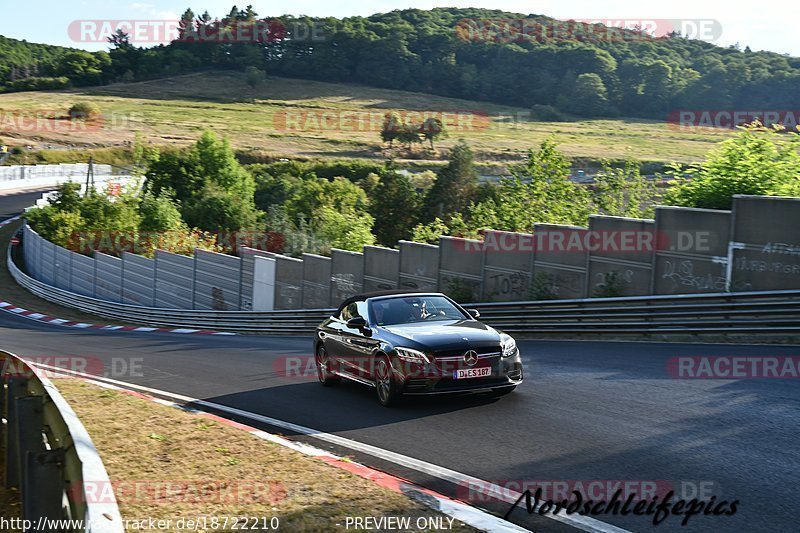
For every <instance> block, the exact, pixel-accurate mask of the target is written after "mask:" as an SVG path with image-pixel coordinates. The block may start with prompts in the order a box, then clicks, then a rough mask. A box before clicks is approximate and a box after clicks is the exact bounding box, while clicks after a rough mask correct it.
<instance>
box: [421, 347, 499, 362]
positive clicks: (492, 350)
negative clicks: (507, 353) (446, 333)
mask: <svg viewBox="0 0 800 533" xmlns="http://www.w3.org/2000/svg"><path fill="white" fill-rule="evenodd" d="M473 349H474V350H475V352H476V353H477V354H478V355H479V356H487V355H500V353H501V352H502V348H500V345H497V346H483V347H480V348H473ZM469 350H470V348H459V349H457V350H441V351H438V352H433V357H434V358H435V359H445V358H450V357H458V358H461V357H464V354H465V353H467V352H468V351H469Z"/></svg>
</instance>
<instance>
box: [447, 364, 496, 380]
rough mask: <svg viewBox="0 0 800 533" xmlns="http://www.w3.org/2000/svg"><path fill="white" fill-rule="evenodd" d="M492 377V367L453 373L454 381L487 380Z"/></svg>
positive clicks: (466, 369) (465, 369)
mask: <svg viewBox="0 0 800 533" xmlns="http://www.w3.org/2000/svg"><path fill="white" fill-rule="evenodd" d="M491 375H492V367H490V366H485V367H482V368H464V369H461V370H455V371H453V378H454V379H468V378H485V377H487V376H491Z"/></svg>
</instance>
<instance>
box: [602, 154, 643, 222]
mask: <svg viewBox="0 0 800 533" xmlns="http://www.w3.org/2000/svg"><path fill="white" fill-rule="evenodd" d="M656 195H657V190H656V186H655V183H654V182H652V181H650V180H648V179H647V178H646V177H644V176H642V174H641V172H640V169H639V163H638V162H637V161H635V160H633V159H627V160H626V161H625V165H624V166H623V167H622V168H614V167H612V166H611V163H610V162H608V161H604V162H603V169H602V170H601V171H600V172H598V174H597V175H596V176H595V178H594V189H593V194H592V203H593V205H594V210H595V211H596V212H598V213H601V214H604V215H611V216H620V217H632V218H644V217H649V216H652V214H653V209H654V203H655V199H656Z"/></svg>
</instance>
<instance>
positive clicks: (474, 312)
mask: <svg viewBox="0 0 800 533" xmlns="http://www.w3.org/2000/svg"><path fill="white" fill-rule="evenodd" d="M467 313H469V316H471V317H472V318H480V316H481V314H480V313H479V312H478V310H477V309H467Z"/></svg>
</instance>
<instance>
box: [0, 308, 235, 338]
mask: <svg viewBox="0 0 800 533" xmlns="http://www.w3.org/2000/svg"><path fill="white" fill-rule="evenodd" d="M0 309H2V310H3V311H6V312H8V313H11V314H14V315H17V316H21V317H24V318H27V319H30V320H36V321H37V322H42V323H45V324H52V325H54V326H62V327H67V328H76V329H93V330H102V331H136V332H145V333H150V332H156V333H183V334H187V333H196V334H201V335H236V333H229V332H225V331H213V330H210V329H191V328H151V327H146V326H109V325H103V324H87V323H86V322H76V321H74V320H65V319H63V318H56V317H52V316H49V315H45V314H43V313H37V312H35V311H29V310H28V309H23V308H22V307H17V306H16V305H14V304H12V303H9V302H3V301H0Z"/></svg>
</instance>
